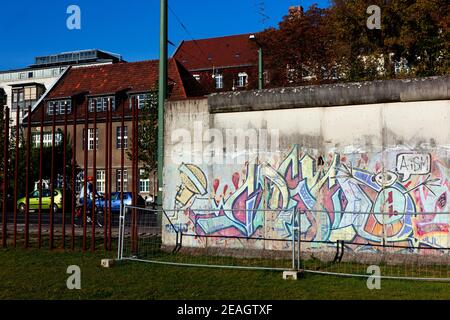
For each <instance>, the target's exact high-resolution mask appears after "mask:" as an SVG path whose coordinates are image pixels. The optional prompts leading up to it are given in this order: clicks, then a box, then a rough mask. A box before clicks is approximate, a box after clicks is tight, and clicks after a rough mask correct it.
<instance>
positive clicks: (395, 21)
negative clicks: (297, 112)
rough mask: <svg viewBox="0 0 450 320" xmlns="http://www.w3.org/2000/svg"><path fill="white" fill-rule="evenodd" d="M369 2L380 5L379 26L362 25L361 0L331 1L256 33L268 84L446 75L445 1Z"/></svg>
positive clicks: (448, 14) (449, 13) (363, 3)
mask: <svg viewBox="0 0 450 320" xmlns="http://www.w3.org/2000/svg"><path fill="white" fill-rule="evenodd" d="M370 4H371V5H377V6H379V7H380V8H381V30H377V29H373V30H372V29H369V28H368V27H367V19H368V18H369V16H370V14H368V13H367V8H368V6H369V4H368V3H367V1H365V0H333V1H332V3H331V5H330V7H328V8H326V9H321V8H318V7H317V5H313V6H311V7H310V8H309V9H308V10H306V11H301V12H300V13H299V12H298V11H294V13H292V12H291V13H290V14H289V15H287V16H285V17H284V18H283V20H282V21H281V22H280V23H279V26H278V28H269V29H266V30H264V31H263V32H261V33H260V34H259V35H258V37H259V42H260V43H261V44H262V47H263V50H264V56H265V69H266V71H268V73H269V76H270V82H271V86H295V85H302V84H318V83H319V84H320V83H327V82H335V81H360V80H374V79H393V78H399V77H405V76H406V77H417V76H431V75H445V74H449V71H450V67H449V44H450V35H449V30H450V29H449V28H448V24H449V19H450V18H449V17H450V5H449V4H448V1H446V0H405V1H394V0H373V1H371V3H370Z"/></svg>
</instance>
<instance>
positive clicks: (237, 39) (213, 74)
mask: <svg viewBox="0 0 450 320" xmlns="http://www.w3.org/2000/svg"><path fill="white" fill-rule="evenodd" d="M249 36H250V34H240V35H233V36H226V37H218V38H208V39H200V40H191V41H182V42H181V44H180V45H179V46H178V48H177V49H176V51H175V53H174V54H173V57H174V58H175V59H177V60H178V61H179V62H180V63H181V64H182V65H183V66H184V67H185V68H186V70H188V71H189V72H190V73H191V74H192V76H193V77H194V78H195V79H196V80H198V81H199V82H200V84H201V85H202V87H203V88H204V89H205V90H206V91H207V92H208V93H212V92H221V91H231V90H251V89H256V88H257V87H258V47H257V46H256V44H255V43H254V42H253V41H251V40H249Z"/></svg>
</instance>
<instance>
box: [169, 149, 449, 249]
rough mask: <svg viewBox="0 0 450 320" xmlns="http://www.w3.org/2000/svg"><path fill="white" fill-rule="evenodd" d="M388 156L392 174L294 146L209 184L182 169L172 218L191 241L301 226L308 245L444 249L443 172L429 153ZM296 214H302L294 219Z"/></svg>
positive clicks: (369, 160)
mask: <svg viewBox="0 0 450 320" xmlns="http://www.w3.org/2000/svg"><path fill="white" fill-rule="evenodd" d="M389 156H391V157H395V161H396V162H395V165H394V166H393V167H392V168H385V167H383V162H382V161H381V156H380V155H379V154H358V155H347V156H346V155H339V154H330V155H329V156H328V158H327V159H326V160H325V161H324V159H323V158H322V157H320V158H317V159H316V158H314V157H313V156H311V155H309V154H308V153H302V152H301V151H300V149H299V146H294V147H293V148H292V150H291V151H290V152H289V153H288V154H287V155H286V156H285V157H284V159H283V161H282V162H281V163H280V164H278V165H277V166H275V165H271V164H269V163H267V162H262V163H257V164H246V166H245V167H244V168H243V170H242V172H231V171H230V172H229V176H228V177H217V178H215V179H213V181H208V179H207V178H206V177H207V174H205V172H204V171H203V170H202V168H200V167H199V166H196V165H193V164H182V165H181V166H180V167H179V174H180V180H181V184H180V185H179V187H178V191H177V194H176V197H175V204H174V208H175V209H176V210H177V211H175V212H174V215H173V216H172V219H173V221H175V222H177V223H186V226H185V227H184V228H185V229H186V228H187V229H189V230H190V231H191V232H194V233H195V234H197V235H224V236H244V237H264V236H265V234H266V233H267V232H268V231H267V230H271V231H270V232H272V233H273V234H274V235H275V236H276V237H278V238H282V239H284V238H285V239H289V238H290V237H291V235H292V228H293V227H294V226H300V230H301V234H302V239H303V237H304V238H305V239H306V240H311V241H336V240H346V241H353V242H355V243H358V244H365V243H367V244H370V243H378V244H379V243H400V244H405V245H410V246H415V247H423V248H427V247H428V248H430V247H432V248H444V247H447V246H448V236H449V228H450V225H449V223H450V221H449V215H448V214H445V213H446V212H448V211H450V210H449V207H450V205H449V201H448V199H449V196H450V182H449V181H450V174H449V169H448V168H447V167H446V166H445V165H444V163H443V162H441V161H440V160H439V159H432V155H431V154H418V153H415V154H413V153H397V154H390V155H389ZM222 181H230V182H231V183H223V182H222ZM262 209H265V210H273V211H274V212H276V215H275V216H274V215H269V214H267V212H266V211H262ZM294 209H297V210H300V211H301V212H303V213H304V214H302V215H301V219H300V221H296V220H295V219H293V214H292V212H293V210H294ZM269 217H270V218H269ZM199 241H200V240H199Z"/></svg>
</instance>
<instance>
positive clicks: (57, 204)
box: [17, 189, 63, 213]
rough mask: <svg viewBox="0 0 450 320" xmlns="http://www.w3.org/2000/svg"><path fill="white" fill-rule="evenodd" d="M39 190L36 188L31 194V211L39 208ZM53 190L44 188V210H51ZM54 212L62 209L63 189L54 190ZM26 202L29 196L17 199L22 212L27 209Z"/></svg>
mask: <svg viewBox="0 0 450 320" xmlns="http://www.w3.org/2000/svg"><path fill="white" fill-rule="evenodd" d="M39 195H40V192H39V190H35V191H33V192H31V193H30V194H29V197H28V198H29V206H30V208H29V209H30V211H34V210H38V209H39ZM51 195H52V192H51V190H49V189H43V190H42V201H41V202H42V206H41V209H42V210H50V206H51V202H52V196H51ZM53 195H54V197H53V212H54V213H56V212H58V210H60V209H62V200H63V196H62V191H61V189H55V190H54V191H53ZM26 203H27V197H23V198H20V199H19V200H17V209H19V211H20V212H22V213H24V212H25V211H26V208H27V207H26Z"/></svg>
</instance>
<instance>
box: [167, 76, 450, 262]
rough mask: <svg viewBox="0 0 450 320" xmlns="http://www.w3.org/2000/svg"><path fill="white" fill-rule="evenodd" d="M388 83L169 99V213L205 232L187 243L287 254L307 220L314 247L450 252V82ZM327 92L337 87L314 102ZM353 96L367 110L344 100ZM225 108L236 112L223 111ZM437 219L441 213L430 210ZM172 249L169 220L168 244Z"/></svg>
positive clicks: (188, 228)
mask: <svg viewBox="0 0 450 320" xmlns="http://www.w3.org/2000/svg"><path fill="white" fill-rule="evenodd" d="M386 83H387V84H389V83H391V82H390V81H388V82H386ZM386 83H383V82H376V83H375V84H373V83H372V84H370V83H366V84H361V92H362V93H361V94H360V95H361V97H359V96H358V92H359V91H358V90H357V89H356V87H353V88H349V87H348V86H349V85H348V84H345V85H335V86H333V87H335V89H333V88H332V87H327V86H321V87H320V88H312V87H306V88H296V89H295V88H292V89H278V90H276V91H274V92H276V93H273V94H271V93H267V92H269V91H270V90H267V91H264V92H260V91H254V92H247V93H229V94H221V95H214V96H211V97H209V99H199V100H188V101H177V102H171V103H169V104H168V105H167V109H166V117H165V169H164V207H165V209H169V210H172V211H168V215H169V217H170V220H171V222H172V223H173V224H174V225H175V226H176V227H177V228H180V229H181V230H183V231H184V232H185V233H189V234H193V235H196V236H191V237H184V238H183V245H184V246H185V247H194V248H227V249H244V250H255V249H264V250H289V248H290V241H289V239H291V237H292V228H293V227H294V226H295V225H297V224H300V225H301V226H300V229H301V233H302V239H305V240H310V241H313V242H314V241H317V243H316V244H314V243H313V244H311V247H310V248H308V247H307V246H304V247H303V249H307V250H309V249H311V250H325V249H326V245H323V244H320V243H322V241H337V240H345V241H350V242H355V243H358V244H360V245H361V246H359V245H358V246H355V248H354V249H355V251H357V250H363V249H364V246H363V244H367V243H382V242H383V241H384V242H386V243H390V244H396V245H399V246H400V245H403V246H408V245H409V246H415V247H417V246H422V247H432V248H434V249H438V250H430V251H427V250H426V249H421V250H420V252H419V253H420V254H430V255H431V254H434V253H443V252H447V253H448V251H440V250H439V249H440V248H446V247H450V235H449V230H450V214H448V212H449V211H450V125H449V124H450V100H449V96H448V84H449V82H448V77H442V78H430V79H421V80H410V81H409V80H402V81H395V83H397V85H396V86H398V87H401V90H400V89H398V88H397V89H392V88H390V87H389V85H387V84H386ZM355 86H356V85H355ZM327 88H328V89H327ZM383 88H385V89H386V90H387V91H385V90H384V89H383ZM414 88H415V89H414ZM283 90H284V92H283ZM308 90H311V92H312V93H311V94H310V95H309V96H308V94H307V93H306V92H307V91H308ZM327 90H330V91H333V90H335V91H334V94H333V95H328V96H327V97H328V98H325V97H321V96H319V97H318V98H317V100H316V98H315V97H316V95H320V94H319V93H320V92H327ZM346 90H347V91H346ZM415 90H416V91H415ZM338 92H340V94H337V93H338ZM347 93H348V96H347ZM341 95H342V96H341ZM333 99H334V100H333ZM395 99H398V100H399V101H400V102H398V101H396V100H395ZM414 100H417V101H414ZM349 101H351V102H354V103H356V102H357V101H358V104H347V105H339V104H343V103H350V102H349ZM361 101H364V103H361ZM377 101H378V102H377ZM380 101H384V102H380ZM387 101H388V102H387ZM219 102H220V104H222V106H223V108H222V109H221V110H227V111H228V112H216V111H217V110H218V109H217V108H221V107H220V105H219ZM244 102H245V103H249V104H252V105H253V107H252V109H251V110H253V111H252V112H248V110H250V109H246V107H242V106H243V105H244ZM289 103H290V105H291V106H293V107H292V108H290V109H287V106H288V105H289ZM212 109H214V112H211V110H212ZM243 110H244V111H243ZM231 111H233V112H231ZM262 131H263V133H264V134H266V135H268V136H266V140H270V141H266V142H267V144H263V143H262V142H264V141H260V140H258V144H257V148H256V149H255V148H253V147H252V146H251V144H250V143H249V141H251V140H252V139H253V136H252V133H254V134H255V135H256V136H257V138H258V139H261V140H264V139H265V138H264V136H263V135H261V132H262ZM228 132H231V133H232V134H234V135H232V141H229V139H228V135H227V133H228ZM271 136H273V137H274V139H273V140H274V141H272V140H271ZM212 137H214V139H213V138H212ZM247 138H249V139H247ZM246 139H247V140H246ZM230 142H232V143H231V144H230ZM211 155H214V156H215V158H213V159H212V160H220V161H218V162H217V161H216V162H215V161H211ZM240 155H243V156H244V161H237V160H236V159H238V158H239V157H237V156H240ZM430 189H431V191H430ZM249 208H253V209H258V210H260V209H268V210H270V211H265V212H263V211H248V209H249ZM292 208H298V209H299V210H303V211H304V212H306V213H307V214H305V215H302V218H301V220H300V223H298V221H297V222H294V223H293V222H292V215H290V214H289V213H288V211H280V210H279V209H282V210H289V209H292ZM203 210H208V211H206V212H205V211H203ZM232 210H234V211H233V212H234V213H233V214H230V213H231V212H232ZM225 212H227V214H225ZM252 212H255V213H254V214H252ZM342 212H345V213H342ZM427 212H431V213H439V214H436V215H427V214H424V215H421V214H420V213H427ZM244 213H245V214H244ZM203 236H209V237H208V238H206V237H203ZM220 236H227V237H228V238H221V237H220ZM233 236H238V237H244V238H245V237H252V238H259V237H263V238H265V239H269V240H248V241H247V240H242V239H233V238H230V237H233ZM270 239H282V240H283V241H278V242H275V241H271V240H270ZM284 240H285V241H284ZM174 242H175V234H174V232H173V228H172V227H171V225H170V224H169V223H168V221H167V220H165V221H164V225H163V243H164V244H166V245H172V244H173V243H174ZM319 242H320V243H319ZM374 250H376V248H375V249H374ZM396 250H397V249H392V250H390V249H386V252H391V251H396ZM397 251H398V250H397Z"/></svg>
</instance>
